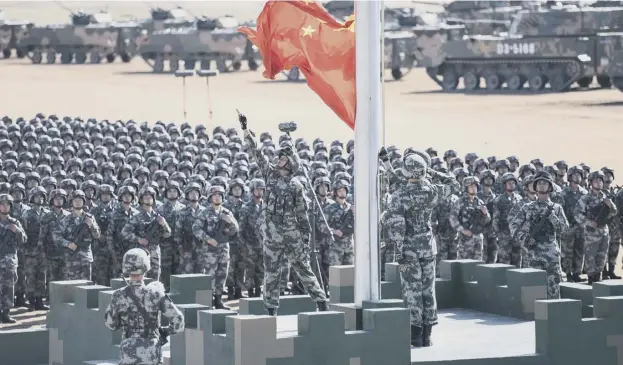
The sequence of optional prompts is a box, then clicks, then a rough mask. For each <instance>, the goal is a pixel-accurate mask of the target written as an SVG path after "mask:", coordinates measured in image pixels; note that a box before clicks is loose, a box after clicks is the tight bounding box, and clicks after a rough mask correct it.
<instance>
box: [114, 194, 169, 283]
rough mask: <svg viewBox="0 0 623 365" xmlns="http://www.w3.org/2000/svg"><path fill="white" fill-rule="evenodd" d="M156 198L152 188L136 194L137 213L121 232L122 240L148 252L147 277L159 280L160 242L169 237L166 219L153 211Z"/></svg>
mask: <svg viewBox="0 0 623 365" xmlns="http://www.w3.org/2000/svg"><path fill="white" fill-rule="evenodd" d="M157 196H158V194H157V193H156V190H154V188H152V187H146V188H143V189H142V190H141V191H140V192H139V193H138V203H139V204H140V205H141V208H140V210H139V213H138V214H136V215H133V216H132V217H130V219H128V221H127V222H126V224H125V226H123V229H122V230H121V236H122V237H123V239H125V240H126V241H128V242H130V244H133V245H135V247H138V248H142V249H144V250H146V251H148V252H149V260H150V263H149V264H150V267H151V269H150V270H149V271H148V272H147V277H148V278H151V279H154V280H160V242H161V241H162V240H163V239H165V238H168V237H171V228H170V227H169V224H168V223H167V221H166V219H164V217H163V216H161V215H159V214H158V213H156V211H155V210H154V204H155V202H156V197H157Z"/></svg>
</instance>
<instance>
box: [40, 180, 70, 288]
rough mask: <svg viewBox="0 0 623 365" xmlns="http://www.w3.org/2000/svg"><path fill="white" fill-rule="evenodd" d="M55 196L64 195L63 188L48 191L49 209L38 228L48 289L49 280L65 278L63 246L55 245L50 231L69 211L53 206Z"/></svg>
mask: <svg viewBox="0 0 623 365" xmlns="http://www.w3.org/2000/svg"><path fill="white" fill-rule="evenodd" d="M56 196H60V197H64V196H66V193H65V191H63V190H53V191H52V192H51V193H50V198H49V202H50V206H51V208H50V211H49V212H47V213H45V214H43V216H42V217H41V225H40V230H39V242H40V244H42V245H43V251H44V252H45V256H46V258H47V268H48V271H47V278H46V279H47V280H46V281H47V287H48V289H49V287H50V282H51V281H62V280H65V262H64V261H65V257H64V253H63V250H64V248H63V247H61V246H59V245H57V244H56V242H54V239H53V237H52V231H53V230H54V228H55V227H57V226H58V224H59V223H60V221H61V220H62V219H63V218H64V217H66V216H68V215H69V212H68V211H66V210H64V209H63V208H61V207H62V205H61V207H59V208H56V207H54V206H53V204H52V203H53V200H54V198H55V197H56Z"/></svg>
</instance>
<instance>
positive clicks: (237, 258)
mask: <svg viewBox="0 0 623 365" xmlns="http://www.w3.org/2000/svg"><path fill="white" fill-rule="evenodd" d="M238 180H240V179H238ZM240 182H241V181H240ZM233 186H234V185H230V186H229V189H230V191H231V189H232V187H233ZM241 187H244V184H242V186H241ZM230 194H231V193H230ZM243 204H244V202H243V201H242V198H241V197H235V196H233V195H230V196H228V197H227V200H226V201H225V202H223V207H225V208H227V209H228V210H229V211H230V212H231V213H232V214H233V216H234V218H235V219H236V221H237V222H239V220H240V210H241V209H242V206H243ZM247 256H248V253H247V252H246V246H245V245H244V244H243V243H242V240H241V238H240V235H236V236H235V237H233V238H232V240H231V242H230V243H229V257H230V258H229V267H228V269H227V281H226V286H227V289H228V292H229V293H228V294H229V295H230V296H231V297H230V299H233V297H234V293H232V292H231V291H232V289H234V290H235V294H236V295H235V296H236V297H237V298H236V299H240V298H241V296H242V294H241V290H242V289H245V280H244V269H245V268H244V263H245V258H246V257H247Z"/></svg>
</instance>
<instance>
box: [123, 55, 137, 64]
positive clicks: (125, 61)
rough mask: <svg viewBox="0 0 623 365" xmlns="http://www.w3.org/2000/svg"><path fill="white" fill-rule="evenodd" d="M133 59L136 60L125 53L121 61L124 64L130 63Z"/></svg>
mask: <svg viewBox="0 0 623 365" xmlns="http://www.w3.org/2000/svg"><path fill="white" fill-rule="evenodd" d="M132 58H134V56H133V55H131V54H129V53H124V54H122V55H121V61H122V62H123V63H128V62H130V61H132Z"/></svg>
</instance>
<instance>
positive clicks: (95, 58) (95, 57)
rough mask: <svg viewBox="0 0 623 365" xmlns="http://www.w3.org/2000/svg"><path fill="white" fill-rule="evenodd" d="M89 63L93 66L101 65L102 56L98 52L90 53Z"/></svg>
mask: <svg viewBox="0 0 623 365" xmlns="http://www.w3.org/2000/svg"><path fill="white" fill-rule="evenodd" d="M89 61H91V63H92V64H94V65H98V64H100V63H102V55H100V54H99V52H91V54H90V55H89Z"/></svg>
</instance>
